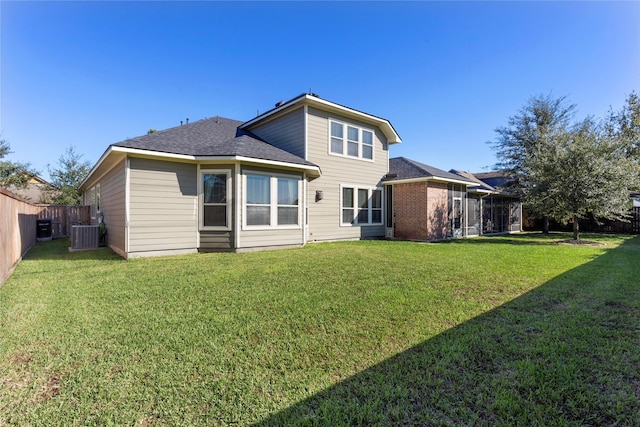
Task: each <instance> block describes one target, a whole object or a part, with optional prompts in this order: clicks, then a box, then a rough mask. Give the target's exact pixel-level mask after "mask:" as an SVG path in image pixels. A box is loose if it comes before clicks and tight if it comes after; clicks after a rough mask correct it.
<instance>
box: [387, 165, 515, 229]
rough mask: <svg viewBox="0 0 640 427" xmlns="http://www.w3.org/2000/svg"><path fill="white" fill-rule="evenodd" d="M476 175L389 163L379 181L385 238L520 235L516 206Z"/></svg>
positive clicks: (509, 198) (431, 167)
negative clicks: (381, 183)
mask: <svg viewBox="0 0 640 427" xmlns="http://www.w3.org/2000/svg"><path fill="white" fill-rule="evenodd" d="M478 176H481V174H471V173H469V172H463V171H457V170H450V171H448V172H447V171H444V170H441V169H438V168H434V167H433V166H429V165H426V164H424V163H420V162H417V161H415V160H411V159H407V158H405V157H398V158H392V159H390V160H389V173H388V174H387V175H386V177H385V180H384V187H385V198H386V203H387V215H386V227H387V230H386V236H387V237H388V238H396V239H410V240H422V241H433V240H442V239H447V238H454V237H470V236H478V235H482V234H495V233H506V232H513V231H520V230H521V216H522V206H521V204H520V202H519V201H517V200H516V199H513V198H512V197H510V196H509V195H508V194H505V193H503V192H502V191H501V190H498V189H497V188H495V187H493V186H492V185H490V184H488V183H487V182H485V181H484V180H482V179H480V178H479V177H478Z"/></svg>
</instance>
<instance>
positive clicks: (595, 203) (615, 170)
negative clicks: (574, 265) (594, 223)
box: [550, 118, 638, 240]
mask: <svg viewBox="0 0 640 427" xmlns="http://www.w3.org/2000/svg"><path fill="white" fill-rule="evenodd" d="M550 180H551V182H553V189H552V191H550V194H551V195H552V197H551V199H552V200H553V202H554V205H553V207H552V209H551V211H550V216H551V217H552V218H554V219H556V220H558V221H560V222H563V223H566V222H567V221H569V220H571V221H572V222H573V239H574V240H579V239H580V234H579V233H580V228H579V220H580V219H583V218H586V217H587V216H589V215H592V216H593V217H594V218H596V219H598V218H607V219H620V220H625V219H627V218H628V215H629V208H630V204H631V201H630V198H629V189H630V188H633V187H634V186H635V185H636V183H637V180H638V169H637V166H636V164H635V162H634V161H633V159H631V158H630V157H629V156H628V155H627V151H626V147H624V146H623V145H622V144H621V143H620V140H619V139H616V138H612V137H611V136H610V135H609V134H608V133H607V132H606V131H604V130H603V129H602V128H601V126H599V125H598V124H597V123H595V122H594V121H593V119H591V118H587V119H585V120H583V121H582V122H581V123H578V124H577V125H575V127H574V128H573V129H572V130H571V131H570V132H567V133H566V134H565V136H564V137H563V138H560V139H559V140H558V147H557V150H556V158H555V160H553V176H551V177H550Z"/></svg>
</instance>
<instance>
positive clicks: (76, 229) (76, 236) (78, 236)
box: [71, 225, 100, 250]
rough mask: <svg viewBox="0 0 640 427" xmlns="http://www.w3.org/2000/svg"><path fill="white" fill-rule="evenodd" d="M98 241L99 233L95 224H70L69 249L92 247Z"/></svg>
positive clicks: (95, 245)
mask: <svg viewBox="0 0 640 427" xmlns="http://www.w3.org/2000/svg"><path fill="white" fill-rule="evenodd" d="M99 243H100V233H99V231H98V226H97V225H72V226H71V249H74V250H76V249H94V248H97V247H98V246H99Z"/></svg>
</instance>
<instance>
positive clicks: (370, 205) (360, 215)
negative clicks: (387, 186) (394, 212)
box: [340, 185, 382, 225]
mask: <svg viewBox="0 0 640 427" xmlns="http://www.w3.org/2000/svg"><path fill="white" fill-rule="evenodd" d="M341 199H342V201H341V206H342V209H341V213H340V216H341V220H340V222H341V224H342V225H378V224H382V190H381V189H379V188H368V187H356V186H348V185H343V186H342V191H341Z"/></svg>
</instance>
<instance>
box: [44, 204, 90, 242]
mask: <svg viewBox="0 0 640 427" xmlns="http://www.w3.org/2000/svg"><path fill="white" fill-rule="evenodd" d="M38 206H40V207H41V208H42V210H41V211H40V212H39V213H38V219H50V220H51V232H52V237H53V238H54V239H57V238H58V237H66V236H71V226H72V225H76V224H85V225H86V224H89V221H90V218H89V215H90V207H89V206H65V205H38Z"/></svg>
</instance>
